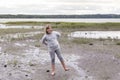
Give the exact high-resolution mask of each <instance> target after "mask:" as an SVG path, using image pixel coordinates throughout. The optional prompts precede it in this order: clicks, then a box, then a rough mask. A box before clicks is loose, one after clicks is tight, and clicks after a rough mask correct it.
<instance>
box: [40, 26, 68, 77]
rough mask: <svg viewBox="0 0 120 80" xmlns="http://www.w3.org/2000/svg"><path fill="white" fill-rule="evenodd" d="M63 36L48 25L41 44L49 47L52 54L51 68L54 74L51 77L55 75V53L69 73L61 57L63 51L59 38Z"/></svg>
mask: <svg viewBox="0 0 120 80" xmlns="http://www.w3.org/2000/svg"><path fill="white" fill-rule="evenodd" d="M60 36H61V34H60V33H59V32H57V31H53V30H52V27H51V26H50V25H47V26H46V28H45V34H44V36H43V37H42V40H41V42H42V43H43V44H45V45H46V46H48V51H49V53H50V57H51V64H52V65H51V67H52V73H51V75H52V76H54V75H55V53H56V55H57V57H58V58H59V60H60V62H61V64H62V66H63V68H64V70H65V71H68V70H69V69H68V68H67V67H66V65H65V63H64V60H63V57H62V56H61V51H60V45H59V42H58V40H57V39H58V38H59V37H60Z"/></svg>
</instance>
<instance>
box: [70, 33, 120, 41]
mask: <svg viewBox="0 0 120 80" xmlns="http://www.w3.org/2000/svg"><path fill="white" fill-rule="evenodd" d="M68 36H69V37H73V38H95V39H99V38H104V39H108V38H110V39H120V31H76V32H72V33H71V34H69V35H68Z"/></svg>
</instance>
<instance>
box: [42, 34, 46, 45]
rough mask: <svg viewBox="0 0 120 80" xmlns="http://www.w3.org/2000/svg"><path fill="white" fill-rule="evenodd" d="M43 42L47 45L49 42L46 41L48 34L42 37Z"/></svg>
mask: <svg viewBox="0 0 120 80" xmlns="http://www.w3.org/2000/svg"><path fill="white" fill-rule="evenodd" d="M41 43H42V44H45V45H47V42H46V35H44V36H43V37H42V39H41Z"/></svg>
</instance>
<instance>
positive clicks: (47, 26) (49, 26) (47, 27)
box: [45, 24, 51, 34]
mask: <svg viewBox="0 0 120 80" xmlns="http://www.w3.org/2000/svg"><path fill="white" fill-rule="evenodd" d="M50 28H51V25H50V24H47V25H46V27H45V33H46V34H49V33H48V32H47V30H48V29H50Z"/></svg>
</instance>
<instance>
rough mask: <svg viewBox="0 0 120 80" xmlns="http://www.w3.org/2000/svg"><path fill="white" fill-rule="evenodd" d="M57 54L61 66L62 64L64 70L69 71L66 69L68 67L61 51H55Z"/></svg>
mask: <svg viewBox="0 0 120 80" xmlns="http://www.w3.org/2000/svg"><path fill="white" fill-rule="evenodd" d="M55 52H56V54H57V57H58V58H59V60H60V62H61V64H62V66H63V68H64V70H65V71H68V70H69V69H68V68H67V67H66V65H65V63H64V60H63V58H62V56H61V51H60V49H57V50H55Z"/></svg>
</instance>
